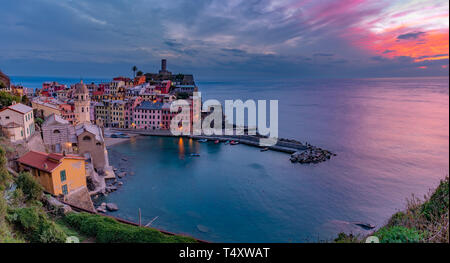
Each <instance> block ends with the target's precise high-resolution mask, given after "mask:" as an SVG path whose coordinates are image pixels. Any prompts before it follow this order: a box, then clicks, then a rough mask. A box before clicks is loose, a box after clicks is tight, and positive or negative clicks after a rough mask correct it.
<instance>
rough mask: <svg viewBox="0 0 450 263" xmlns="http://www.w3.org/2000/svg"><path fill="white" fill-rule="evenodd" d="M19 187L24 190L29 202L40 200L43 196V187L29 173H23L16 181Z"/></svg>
mask: <svg viewBox="0 0 450 263" xmlns="http://www.w3.org/2000/svg"><path fill="white" fill-rule="evenodd" d="M16 184H17V187H19V188H20V189H22V192H23V193H24V194H25V196H26V199H27V200H28V201H31V200H39V199H40V198H41V196H42V192H43V190H44V189H43V187H42V186H41V185H40V184H39V183H38V181H37V180H36V179H35V178H34V177H33V176H32V175H31V174H30V173H28V172H21V173H20V175H19V177H17V179H16Z"/></svg>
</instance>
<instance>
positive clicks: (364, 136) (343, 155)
mask: <svg viewBox="0 0 450 263" xmlns="http://www.w3.org/2000/svg"><path fill="white" fill-rule="evenodd" d="M53 80H55V81H59V82H62V83H66V84H70V83H75V82H78V81H79V79H75V78H60V79H58V78H45V77H25V78H24V77H13V78H12V81H13V82H14V83H20V84H22V85H24V86H26V87H31V88H36V87H41V85H42V82H43V81H53ZM84 81H85V82H105V81H108V80H107V79H90V80H88V79H86V80H84ZM197 85H198V86H199V89H200V91H201V92H202V98H203V100H207V99H216V100H219V101H221V102H223V101H225V100H236V99H241V100H243V101H245V100H248V99H253V100H278V108H279V109H278V111H279V116H278V118H279V136H280V137H283V138H289V139H296V140H299V141H302V142H308V143H310V144H312V145H315V146H319V147H322V148H324V149H327V150H330V151H332V152H333V153H336V154H337V156H336V157H333V158H332V159H331V160H329V161H327V162H325V163H319V164H311V165H300V164H293V163H291V162H290V161H289V155H287V154H285V153H280V152H271V151H269V152H260V151H259V149H257V148H253V147H250V146H246V145H237V146H230V145H224V144H219V145H216V144H214V143H199V142H197V141H193V140H189V139H180V138H156V137H142V138H138V139H133V140H131V141H130V142H127V143H123V144H118V145H115V146H113V147H111V148H110V150H109V157H110V162H111V164H112V165H115V166H116V167H119V168H122V169H124V170H126V171H127V172H128V173H129V174H130V175H128V176H126V177H125V178H123V179H120V180H121V181H123V183H124V184H123V186H121V187H120V188H119V190H118V191H116V192H114V193H111V194H109V195H108V196H107V197H104V198H100V199H99V200H97V201H96V202H104V201H106V202H114V203H116V204H117V205H118V206H119V211H117V212H114V213H111V214H112V215H114V216H117V217H121V218H124V219H128V220H131V221H135V222H137V221H138V220H139V219H138V211H139V209H140V210H141V214H142V218H141V220H142V223H143V224H148V223H150V226H152V227H155V228H158V229H163V230H166V231H169V232H173V233H180V234H186V235H190V236H194V237H196V238H199V239H203V240H206V241H211V242H257V243H258V242H286V243H289V242H295V243H297V242H328V241H331V240H333V238H335V237H336V236H337V234H338V233H340V232H346V233H353V234H355V235H366V234H368V232H367V231H366V230H364V229H362V228H360V227H358V226H357V225H356V223H357V222H363V223H370V224H373V225H376V226H377V227H379V226H382V225H383V224H384V223H386V221H387V220H388V219H389V217H390V216H391V215H392V214H393V213H395V212H397V211H399V210H402V209H404V208H405V205H406V202H407V200H408V199H410V198H412V197H413V195H414V196H416V197H417V198H422V199H423V198H424V195H426V194H428V193H429V191H430V189H433V188H434V187H436V186H437V185H438V184H439V181H440V180H441V179H443V178H445V176H446V175H448V172H449V79H448V77H436V78H374V79H289V80H273V81H267V80H264V81H263V80H247V81H245V80H241V81H225V82H219V81H217V82H210V81H201V80H198V82H197ZM190 153H199V154H200V157H191V156H190Z"/></svg>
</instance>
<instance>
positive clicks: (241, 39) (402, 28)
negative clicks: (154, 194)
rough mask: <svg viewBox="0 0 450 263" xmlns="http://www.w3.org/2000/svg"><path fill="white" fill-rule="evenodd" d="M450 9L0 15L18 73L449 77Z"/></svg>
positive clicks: (386, 5) (84, 9)
mask: <svg viewBox="0 0 450 263" xmlns="http://www.w3.org/2000/svg"><path fill="white" fill-rule="evenodd" d="M448 18H449V3H448V1H446V0H434V1H425V0H423V1H388V0H383V1H368V0H339V1H331V0H323V1H311V0H227V1H222V0H196V1H191V0H171V1H162V0H134V1H126V0H96V1H88V0H77V1H74V0H22V1H20V3H18V2H17V1H8V2H7V3H2V8H1V9H0V32H2V41H0V67H1V68H2V69H3V70H4V71H5V72H7V73H8V74H11V75H64V76H107V77H110V76H113V75H119V74H121V75H122V74H127V73H129V72H130V68H131V66H132V65H137V66H138V67H139V68H140V69H142V70H144V71H156V70H157V67H158V65H159V60H160V59H161V58H167V59H168V60H169V69H170V70H172V71H174V72H180V71H182V72H192V73H194V74H196V76H197V78H200V79H216V78H222V79H223V78H248V77H271V78H272V77H279V78H284V77H310V76H320V77H361V76H419V75H421V76H427V75H447V74H448V66H447V65H448V48H449V46H448V37H449V24H448Z"/></svg>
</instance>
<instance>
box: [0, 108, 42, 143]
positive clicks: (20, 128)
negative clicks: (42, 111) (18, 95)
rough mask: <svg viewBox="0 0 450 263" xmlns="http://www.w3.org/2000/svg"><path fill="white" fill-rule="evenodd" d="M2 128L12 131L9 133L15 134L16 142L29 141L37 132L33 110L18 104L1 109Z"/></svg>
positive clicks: (0, 120) (0, 122)
mask: <svg viewBox="0 0 450 263" xmlns="http://www.w3.org/2000/svg"><path fill="white" fill-rule="evenodd" d="M0 126H2V127H3V128H4V129H5V128H6V129H9V128H10V129H11V130H9V131H10V132H13V133H14V136H13V137H14V141H20V140H26V139H28V138H29V137H31V135H33V134H34V131H35V127H34V116H33V108H30V107H28V106H26V105H23V104H21V103H16V104H13V105H11V106H9V107H6V108H3V109H1V110H0ZM8 127H9V128H8ZM10 138H11V140H13V139H12V137H10Z"/></svg>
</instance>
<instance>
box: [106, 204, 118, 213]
mask: <svg viewBox="0 0 450 263" xmlns="http://www.w3.org/2000/svg"><path fill="white" fill-rule="evenodd" d="M106 209H108V211H111V212H114V211H117V210H119V207H118V206H117V205H116V204H114V203H107V204H106Z"/></svg>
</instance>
